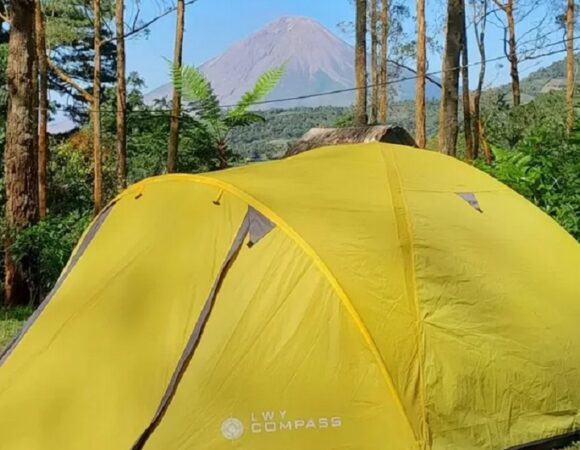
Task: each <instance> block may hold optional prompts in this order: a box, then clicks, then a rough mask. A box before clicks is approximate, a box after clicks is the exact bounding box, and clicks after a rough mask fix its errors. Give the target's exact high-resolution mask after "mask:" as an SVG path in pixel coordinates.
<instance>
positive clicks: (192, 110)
mask: <svg viewBox="0 0 580 450" xmlns="http://www.w3.org/2000/svg"><path fill="white" fill-rule="evenodd" d="M576 39H580V36H574V37H573V38H572V39H566V40H565V41H563V42H562V41H561V42H552V43H550V44H546V45H545V46H544V48H547V47H554V46H556V45H562V44H563V43H565V42H567V41H569V40H572V41H573V40H576ZM566 51H567V49H559V50H553V51H550V52H546V53H541V54H538V55H529V56H524V57H522V59H520V60H519V61H518V62H519V63H523V62H525V61H531V60H535V59H539V58H545V57H548V56H553V55H556V54H559V53H564V52H566ZM574 51H575V52H576V51H580V48H576V49H574ZM505 59H509V57H508V56H505V55H501V56H497V57H494V58H489V59H486V60H484V61H476V62H473V63H470V64H467V65H466V66H462V65H460V66H455V67H452V68H449V69H446V70H437V71H432V72H428V73H426V77H429V76H434V75H441V74H443V73H446V72H451V71H456V70H460V69H461V68H463V67H474V66H480V65H481V64H483V63H484V62H485V63H486V64H487V63H491V62H496V61H501V60H505ZM417 78H419V76H418V75H412V76H408V77H403V78H397V79H396V80H389V81H387V82H385V83H376V84H367V85H365V86H355V87H351V88H343V89H335V90H332V91H325V92H318V93H312V94H304V95H298V96H294V97H284V98H277V99H270V100H261V101H258V102H254V103H252V105H251V106H260V105H268V104H273V103H285V102H290V101H298V100H307V99H310V98H318V97H328V96H331V95H338V94H344V93H348V92H356V91H358V90H361V89H371V88H374V87H380V86H385V85H393V84H397V83H402V82H405V81H410V80H416V79H417ZM235 106H236V105H235V104H230V105H221V107H222V108H224V109H228V108H234V107H235ZM36 109H39V108H36ZM49 110H50V108H49ZM202 110H203V108H200V107H195V108H188V109H184V110H183V113H188V112H189V113H195V112H199V111H202ZM52 111H68V109H67V108H53V109H52ZM101 112H111V113H115V112H118V110H117V109H101ZM166 112H172V110H171V109H158V108H157V109H150V110H127V111H126V113H127V114H143V115H150V114H163V113H166ZM169 116H170V115H169Z"/></svg>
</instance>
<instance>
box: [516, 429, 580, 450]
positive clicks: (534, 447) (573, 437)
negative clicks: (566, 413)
mask: <svg viewBox="0 0 580 450" xmlns="http://www.w3.org/2000/svg"><path fill="white" fill-rule="evenodd" d="M579 440H580V430H576V431H570V432H568V433H564V434H559V435H558V436H552V437H549V438H545V439H540V440H537V441H533V442H528V443H527V444H522V445H516V446H515V447H510V448H508V449H507V450H552V449H554V448H562V447H564V446H567V445H570V444H572V443H574V442H576V441H579Z"/></svg>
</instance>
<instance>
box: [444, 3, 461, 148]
mask: <svg viewBox="0 0 580 450" xmlns="http://www.w3.org/2000/svg"><path fill="white" fill-rule="evenodd" d="M462 4H463V0H448V4H447V27H446V33H445V54H444V56H443V74H442V78H443V80H442V81H443V84H442V86H443V87H442V96H441V107H440V115H439V119H440V120H439V150H440V151H441V152H442V153H445V154H447V155H453V156H455V154H456V146H457V130H458V124H457V113H458V91H459V57H460V54H461V33H462V21H461V17H462V13H461V8H462Z"/></svg>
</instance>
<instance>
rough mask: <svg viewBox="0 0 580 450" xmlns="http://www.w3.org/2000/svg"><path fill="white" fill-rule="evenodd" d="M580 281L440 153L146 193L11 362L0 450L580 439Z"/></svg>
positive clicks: (538, 224) (246, 449)
mask: <svg viewBox="0 0 580 450" xmlns="http://www.w3.org/2000/svg"><path fill="white" fill-rule="evenodd" d="M579 280H580V246H579V245H578V244H577V243H576V241H575V240H574V239H573V238H572V237H570V236H569V235H568V234H567V233H566V232H565V231H564V230H562V229H561V228H560V227H559V226H558V225H556V224H555V223H554V222H553V221H552V219H551V218H549V217H548V216H547V215H545V214H544V213H542V212H541V211H539V210H538V209H536V208H535V207H534V206H532V205H531V204H530V203H528V202H527V201H526V200H525V199H523V198H522V197H520V196H519V195H517V194H516V193H514V192H513V191H511V190H510V189H508V188H507V187H505V186H504V185H502V184H501V183H499V182H497V181H495V180H494V179H493V178H491V177H489V176H487V175H485V174H483V173H481V172H479V171H477V170H476V169H474V168H472V167H470V166H468V165H466V164H463V163H461V162H459V161H457V160H455V159H453V158H450V157H446V156H443V155H440V154H436V153H433V152H427V151H421V150H415V149H411V148H406V147H402V146H397V145H390V144H362V145H348V146H337V147H333V148H323V149H319V150H315V151H312V152H307V153H304V154H301V155H297V156H295V157H291V158H288V159H285V160H282V161H276V162H268V163H263V164H257V165H252V166H248V167H242V168H236V169H232V170H227V171H223V172H218V173H211V174H206V175H169V176H162V177H159V178H153V179H149V180H145V181H143V182H141V183H138V184H136V185H134V186H133V187H131V188H129V189H128V190H127V191H126V192H124V193H123V194H121V195H120V196H119V197H118V198H117V199H116V200H115V201H114V202H112V204H111V205H110V206H109V207H108V208H107V209H106V210H104V211H103V212H102V213H101V214H100V215H99V216H98V217H97V218H96V219H95V221H94V222H93V224H92V225H91V227H90V228H89V230H88V231H87V232H86V233H85V235H84V236H83V238H82V239H81V242H80V243H79V245H78V247H77V248H76V250H75V252H74V253H73V256H72V258H71V260H70V262H69V264H68V266H67V268H66V269H65V271H64V272H63V274H62V275H61V278H60V280H59V281H58V283H57V286H56V287H55V289H54V291H53V293H52V294H51V295H49V297H48V298H47V300H46V301H45V302H44V303H43V305H42V306H41V307H40V308H39V310H38V311H37V312H36V313H35V315H34V316H33V317H32V318H31V320H30V321H29V323H28V324H27V325H26V327H25V329H24V330H23V332H22V333H21V334H20V336H19V337H18V338H17V339H16V341H15V342H14V343H13V344H12V345H11V346H10V347H9V348H8V349H7V351H6V352H5V354H4V355H3V356H2V359H1V360H0V365H1V367H0V448H1V449H2V450H131V449H134V450H139V449H145V450H193V449H195V450H197V449H199V450H202V449H204V450H205V449H210V450H214V449H215V450H222V449H223V450H230V449H243V450H330V449H340V450H347V449H348V450H382V449H384V450H409V449H434V450H442V449H453V450H470V449H506V448H545V447H546V446H547V445H552V444H554V443H557V442H558V440H565V439H567V438H571V437H572V436H573V435H574V433H577V432H578V430H579V429H580V287H579ZM530 443H533V445H532V446H529V444H530ZM519 446H521V447H519ZM542 446H544V447H542ZM550 448H551V447H550Z"/></svg>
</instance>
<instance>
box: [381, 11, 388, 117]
mask: <svg viewBox="0 0 580 450" xmlns="http://www.w3.org/2000/svg"><path fill="white" fill-rule="evenodd" d="M388 51H389V0H381V75H380V85H381V86H380V89H379V122H380V123H382V124H383V125H386V124H387V107H388V101H389V85H388V82H389V66H388V61H387V59H388V58H387V56H388Z"/></svg>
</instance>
